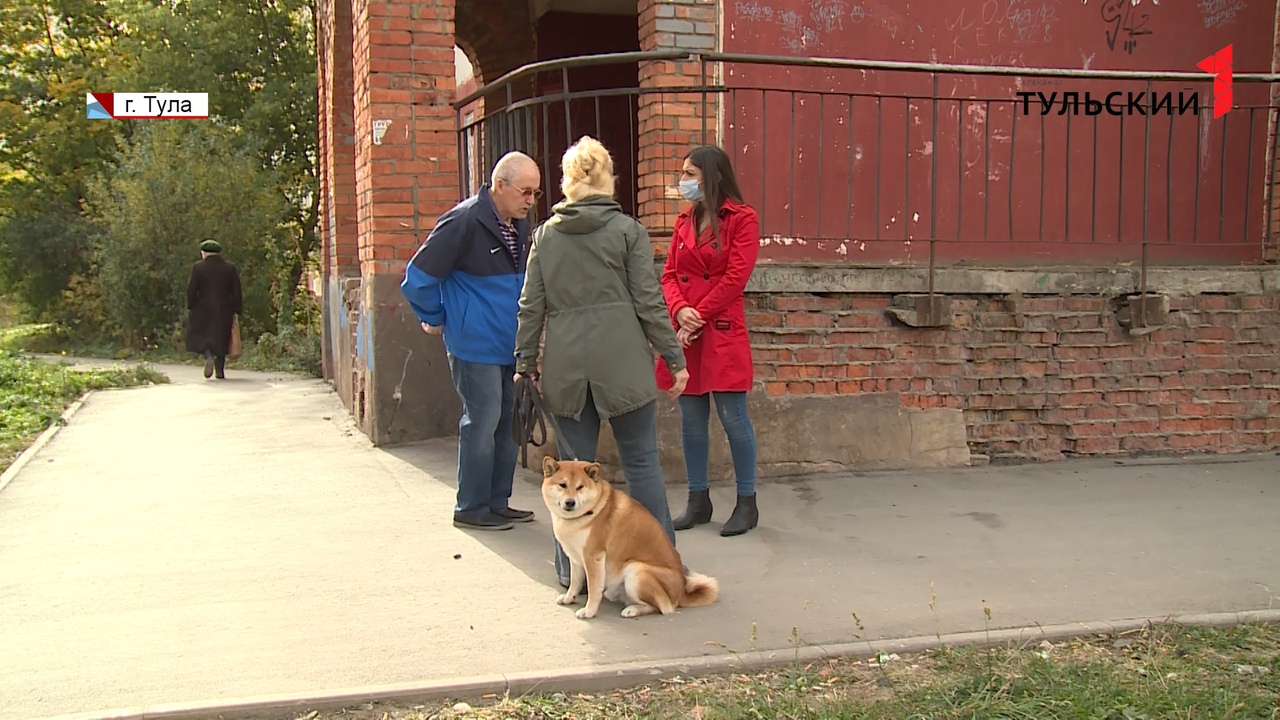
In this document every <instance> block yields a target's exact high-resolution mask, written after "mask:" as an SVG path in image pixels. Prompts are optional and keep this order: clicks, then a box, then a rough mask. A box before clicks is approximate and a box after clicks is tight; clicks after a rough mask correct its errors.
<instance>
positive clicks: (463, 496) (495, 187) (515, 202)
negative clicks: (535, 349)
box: [400, 152, 542, 530]
mask: <svg viewBox="0 0 1280 720" xmlns="http://www.w3.org/2000/svg"><path fill="white" fill-rule="evenodd" d="M541 182H542V175H541V173H540V172H538V165H537V163H536V162H534V161H533V159H532V158H530V157H529V156H528V155H525V154H523V153H518V152H513V153H509V154H507V155H504V156H503V157H502V159H500V160H499V161H498V163H497V164H496V165H494V168H493V177H492V178H491V181H490V182H489V183H486V184H485V185H484V186H483V187H481V188H480V192H478V193H477V194H476V195H474V196H472V197H470V198H467V199H466V200H464V201H462V202H461V203H459V204H458V205H456V206H455V207H454V208H453V209H451V210H449V211H448V212H446V213H445V214H444V215H441V216H440V219H439V220H437V221H436V226H435V228H434V229H433V230H432V231H431V233H430V234H429V235H428V236H427V239H426V241H425V242H423V244H422V246H421V247H420V248H418V251H417V253H415V254H414V256H413V259H412V260H410V261H409V264H408V267H406V268H405V273H404V281H403V282H402V283H401V284H400V290H401V292H403V293H404V296H405V298H407V299H408V301H409V305H410V307H412V308H413V312H414V314H416V315H417V316H418V319H419V320H420V321H421V322H422V329H423V330H424V331H425V332H427V333H428V334H430V335H439V334H442V333H443V335H444V345H445V350H446V352H447V354H448V357H449V371H450V373H451V374H452V376H453V384H454V387H455V388H456V389H457V391H458V397H459V398H460V399H461V400H462V419H461V420H460V421H459V423H458V496H457V504H456V505H455V506H454V509H453V524H454V525H455V526H457V527H463V528H473V529H478V530H508V529H510V528H511V527H512V523H513V522H526V521H529V520H532V519H533V513H532V512H530V511H528V510H516V509H514V508H512V507H510V505H509V504H508V502H509V500H510V498H511V488H512V484H513V482H514V477H515V471H516V458H517V455H518V454H519V448H518V447H517V446H516V443H515V441H514V440H513V439H512V437H511V422H512V417H511V406H512V404H513V403H514V401H515V387H514V381H513V378H514V377H515V372H516V368H515V347H516V325H517V321H516V315H517V313H518V312H519V309H520V291H521V288H522V287H523V286H524V269H525V263H526V261H527V253H528V239H529V220H528V215H529V209H530V208H531V207H532V206H533V203H534V202H535V201H536V200H537V199H538V197H539V196H541V194H542V191H541V190H540V189H539V185H540V184H541Z"/></svg>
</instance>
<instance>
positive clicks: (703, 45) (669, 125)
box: [637, 0, 720, 234]
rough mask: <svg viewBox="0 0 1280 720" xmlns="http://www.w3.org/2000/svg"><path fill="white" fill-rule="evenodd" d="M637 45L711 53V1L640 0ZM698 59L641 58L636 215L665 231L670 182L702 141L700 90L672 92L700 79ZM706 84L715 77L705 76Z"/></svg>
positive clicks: (674, 200) (715, 41) (710, 128)
mask: <svg viewBox="0 0 1280 720" xmlns="http://www.w3.org/2000/svg"><path fill="white" fill-rule="evenodd" d="M639 13H640V18H639V20H640V49H641V50H645V51H651V50H680V51H684V52H690V53H696V52H699V51H701V52H710V51H715V50H717V49H719V47H720V45H719V32H718V23H719V19H720V16H719V12H718V7H717V3H716V2H715V0H640V4H639ZM701 72H702V65H701V64H700V63H697V62H667V61H661V62H646V63H640V87H641V88H642V89H643V90H644V92H643V93H642V94H641V96H640V108H639V112H638V113H637V123H638V127H637V133H638V135H639V143H640V149H639V158H638V161H639V168H638V169H639V175H640V178H639V182H640V192H639V194H638V198H637V200H638V202H639V205H640V208H639V218H640V221H641V222H643V223H644V224H645V226H646V227H648V228H649V230H650V231H652V232H658V233H660V234H661V233H663V232H669V231H670V229H671V228H672V226H673V225H674V224H675V219H676V215H677V214H678V213H679V211H680V203H681V202H682V201H681V200H680V197H679V195H673V194H671V193H669V192H668V190H670V189H671V188H673V187H675V185H676V180H677V175H679V174H680V166H681V164H682V162H683V160H684V156H685V155H686V154H688V152H689V151H690V150H692V149H693V148H694V147H697V145H698V144H700V142H701V140H702V126H703V124H704V123H703V118H702V114H703V112H704V108H703V104H702V95H701V94H700V93H688V92H685V93H681V92H677V91H678V90H679V89H681V88H690V87H696V86H697V85H699V84H701V82H702V77H701ZM707 82H708V84H715V82H716V78H715V77H714V76H709V77H708V78H707ZM708 105H710V106H712V107H711V109H708V110H706V111H705V112H707V114H708V118H707V119H706V123H705V124H706V126H707V132H708V136H707V138H706V140H707V142H710V143H714V142H717V139H716V132H715V130H716V127H717V120H716V118H715V117H713V116H711V113H713V112H714V106H715V103H708Z"/></svg>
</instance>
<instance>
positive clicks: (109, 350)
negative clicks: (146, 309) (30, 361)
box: [0, 323, 320, 377]
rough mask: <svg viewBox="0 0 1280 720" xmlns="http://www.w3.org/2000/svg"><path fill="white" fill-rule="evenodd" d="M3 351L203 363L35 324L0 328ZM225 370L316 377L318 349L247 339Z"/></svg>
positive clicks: (269, 338) (296, 337)
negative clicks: (75, 338)
mask: <svg viewBox="0 0 1280 720" xmlns="http://www.w3.org/2000/svg"><path fill="white" fill-rule="evenodd" d="M5 350H7V351H9V352H15V353H38V354H49V355H67V356H71V357H83V358H95V359H106V360H138V361H143V362H149V363H157V364H167V365H203V364H204V360H202V359H201V358H199V357H198V356H196V355H195V353H189V352H185V351H183V350H181V349H178V348H168V347H158V346H157V347H149V348H145V349H134V348H124V347H121V346H119V345H114V344H84V343H75V342H72V341H71V340H70V339H68V338H66V337H63V336H61V335H59V334H58V333H57V332H56V331H55V329H54V327H53V326H51V325H48V324H38V323H31V324H25V325H14V326H10V327H7V328H0V351H5ZM227 368H228V369H229V370H256V371H259V372H289V373H298V374H303V375H310V376H313V377H319V376H320V347H319V343H318V342H317V341H316V340H315V338H312V337H310V336H306V335H301V334H295V333H282V334H280V335H278V336H277V335H264V336H263V337H261V338H259V339H258V340H257V341H248V340H247V339H246V341H245V343H244V353H243V355H241V357H240V358H239V359H237V360H228V361H227Z"/></svg>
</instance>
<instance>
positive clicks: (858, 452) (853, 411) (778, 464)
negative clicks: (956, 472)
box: [529, 393, 970, 484]
mask: <svg viewBox="0 0 1280 720" xmlns="http://www.w3.org/2000/svg"><path fill="white" fill-rule="evenodd" d="M748 406H749V408H750V412H751V421H752V423H753V424H754V425H755V429H756V452H757V470H756V473H757V476H758V477H760V478H771V477H785V476H789V475H795V474H799V473H809V472H829V471H840V470H846V471H847V470H858V471H864V470H894V469H905V468H939V467H963V466H967V465H969V461H970V456H969V446H968V445H967V443H966V437H965V422H964V413H963V412H962V411H960V410H954V409H948V408H930V409H914V408H909V407H905V406H903V405H902V403H901V401H900V399H899V397H898V395H897V394H896V393H879V394H868V395H853V396H839V395H836V396H826V397H769V396H766V395H764V394H763V393H752V394H751V396H750V397H749V399H748ZM658 409H659V415H658V450H659V453H660V454H661V457H662V470H663V473H664V474H665V475H666V479H667V482H668V483H676V484H680V483H684V482H685V479H686V473H685V466H684V453H683V451H682V449H681V443H680V413H679V411H678V410H677V408H676V404H675V402H674V401H673V400H672V399H671V398H668V397H666V396H663V397H661V398H659V400H658ZM709 429H710V433H711V456H710V461H709V463H708V465H709V469H708V472H709V476H710V478H711V481H712V482H713V483H714V482H718V481H725V482H732V481H733V478H734V472H733V460H732V458H731V456H730V454H729V443H728V441H727V440H726V439H725V435H724V430H723V428H722V427H721V426H720V420H719V418H718V417H716V413H715V412H712V413H711V421H710V428H709ZM548 432H550V431H548ZM554 448H555V442H554V441H553V440H552V441H548V442H547V444H546V445H545V446H544V447H542V448H531V449H530V452H529V467H530V468H534V469H536V468H537V463H540V462H542V457H543V456H544V455H546V454H548V451H549V450H550V451H552V453H553V454H554ZM597 459H598V460H599V461H600V462H601V463H603V464H604V465H605V466H606V467H607V469H608V471H609V472H610V473H611V474H613V475H615V476H617V477H621V474H620V473H621V467H620V461H619V458H618V447H617V444H616V443H615V442H614V439H613V433H612V432H611V430H610V428H609V426H608V423H605V425H604V426H603V427H602V428H601V430H600V445H599V451H598V454H597Z"/></svg>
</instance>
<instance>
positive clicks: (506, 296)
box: [400, 184, 529, 365]
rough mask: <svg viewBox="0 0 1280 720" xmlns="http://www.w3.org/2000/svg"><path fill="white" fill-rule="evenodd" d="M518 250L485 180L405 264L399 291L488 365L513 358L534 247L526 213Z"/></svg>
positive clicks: (448, 344) (450, 346)
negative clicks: (507, 238)
mask: <svg viewBox="0 0 1280 720" xmlns="http://www.w3.org/2000/svg"><path fill="white" fill-rule="evenodd" d="M515 228H516V233H517V237H518V238H519V246H520V251H519V255H520V257H518V258H513V257H511V253H510V252H509V251H508V250H507V246H506V244H505V243H503V241H502V230H501V229H500V228H499V227H498V215H497V211H496V209H495V207H494V204H493V197H492V196H491V195H490V194H489V186H488V184H486V185H484V186H483V187H482V188H480V192H479V193H477V194H476V195H474V196H472V197H470V198H467V199H466V200H463V201H462V202H461V203H458V204H457V205H456V206H454V207H453V209H451V210H449V211H448V212H446V213H445V214H444V215H441V216H440V219H439V220H438V221H437V222H436V226H435V228H434V229H433V230H432V231H431V233H430V234H429V235H427V239H426V241H424V242H423V243H422V247H420V248H418V251H417V252H416V253H414V255H413V259H411V260H410V261H409V264H408V266H407V267H406V268H405V271H404V281H403V282H401V283H400V291H401V292H403V293H404V296H405V298H406V299H408V301H409V306H410V307H412V308H413V312H414V314H415V315H417V316H418V319H419V320H421V321H422V322H424V323H426V324H428V325H433V326H439V325H444V345H445V349H446V350H447V351H448V352H449V353H450V354H451V355H454V356H455V357H457V358H458V359H459V360H465V361H467V362H473V363H483V364H486V365H513V364H515V351H516V325H517V320H516V315H517V313H518V312H519V309H520V292H521V290H522V289H523V287H524V269H525V265H526V263H527V261H528V253H529V221H528V220H527V219H524V218H521V219H517V220H516V221H515Z"/></svg>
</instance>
